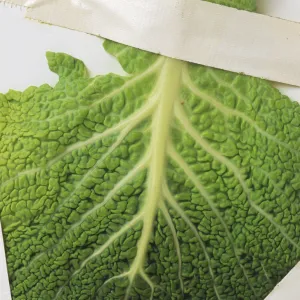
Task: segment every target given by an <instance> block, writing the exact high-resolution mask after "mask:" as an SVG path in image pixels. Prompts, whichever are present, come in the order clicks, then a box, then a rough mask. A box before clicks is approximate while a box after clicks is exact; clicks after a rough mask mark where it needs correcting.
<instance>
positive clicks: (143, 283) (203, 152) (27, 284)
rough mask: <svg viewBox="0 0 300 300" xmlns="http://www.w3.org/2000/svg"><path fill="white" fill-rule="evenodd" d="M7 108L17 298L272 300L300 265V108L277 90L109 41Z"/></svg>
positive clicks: (4, 188)
mask: <svg viewBox="0 0 300 300" xmlns="http://www.w3.org/2000/svg"><path fill="white" fill-rule="evenodd" d="M105 48H106V49H107V51H108V52H109V53H111V54H112V55H114V56H115V57H117V58H118V60H119V61H120V63H121V64H122V66H123V68H124V70H125V71H127V72H128V74H129V75H128V76H126V77H122V76H118V75H114V74H108V75H106V76H96V77H95V78H89V76H88V73H87V70H86V68H85V66H84V64H83V63H82V62H81V61H79V60H77V59H74V58H72V57H70V56H68V55H66V54H59V53H48V54H47V58H48V61H49V66H50V69H51V70H52V71H54V72H56V73H57V74H58V75H59V82H58V84H57V85H56V86H55V87H54V88H52V87H50V86H48V85H43V86H41V87H39V88H36V87H30V88H28V89H27V90H26V91H25V92H23V93H21V92H16V91H10V92H8V93H7V94H5V95H0V106H1V110H0V128H1V133H0V137H1V139H0V149H1V155H0V174H1V187H0V188H1V194H0V197H1V198H0V211H1V220H2V223H3V227H4V231H5V233H4V238H5V242H6V250H7V262H8V269H9V276H10V282H11V289H12V294H13V297H14V299H18V300H19V299H24V300H25V299H30V300H31V299H42V300H48V299H74V300H77V299H78V300H83V299H226V300H228V299H229V300H230V299H233V300H234V299H263V297H264V296H265V295H266V294H267V293H268V292H269V291H270V290H271V289H272V288H273V287H274V286H275V284H276V283H277V282H278V281H279V280H280V279H281V278H282V277H283V276H284V275H286V274H287V272H288V271H289V270H290V268H291V267H292V266H294V264H295V263H296V262H297V261H298V260H299V257H300V255H299V254H300V251H299V249H300V246H299V239H300V225H299V218H300V214H299V213H300V205H299V204H300V203H299V198H300V158H299V146H300V131H299V125H300V108H299V104H298V103H296V102H292V101H291V100H289V99H288V98H287V97H286V96H283V95H281V94H280V93H279V91H278V90H276V89H275V88H273V87H272V86H271V85H270V84H269V83H267V82H266V81H264V80H261V79H257V78H252V77H247V76H243V75H238V74H233V73H229V72H225V71H220V70H215V69H212V68H208V67H203V66H198V65H193V64H189V63H185V62H181V61H176V60H173V59H170V58H165V57H161V56H157V55H153V54H150V53H147V52H143V51H140V50H136V49H133V48H130V47H127V46H123V45H120V44H116V43H113V42H109V41H106V42H105Z"/></svg>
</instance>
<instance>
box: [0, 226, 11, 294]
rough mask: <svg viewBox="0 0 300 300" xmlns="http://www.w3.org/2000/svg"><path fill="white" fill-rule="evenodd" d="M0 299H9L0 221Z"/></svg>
mask: <svg viewBox="0 0 300 300" xmlns="http://www.w3.org/2000/svg"><path fill="white" fill-rule="evenodd" d="M0 299H1V300H11V294H10V287H9V281H8V275H7V267H6V259H5V250H4V242H3V237H2V229H1V223H0Z"/></svg>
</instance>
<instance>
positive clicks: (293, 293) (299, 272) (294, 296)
mask: <svg viewBox="0 0 300 300" xmlns="http://www.w3.org/2000/svg"><path fill="white" fill-rule="evenodd" d="M299 279H300V263H298V264H297V265H296V266H295V267H294V268H293V269H292V270H291V271H290V273H289V274H288V275H286V277H284V278H283V279H282V281H281V282H280V283H278V284H277V285H276V287H275V288H274V290H273V291H272V292H271V293H270V295H269V296H268V297H267V298H266V299H265V300H284V299H287V300H299V295H300V285H299Z"/></svg>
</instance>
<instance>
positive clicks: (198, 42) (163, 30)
mask: <svg viewBox="0 0 300 300" xmlns="http://www.w3.org/2000/svg"><path fill="white" fill-rule="evenodd" d="M27 16H28V17H29V18H32V19H37V20H40V21H43V22H46V23H50V24H55V25H59V26H63V27H67V28H71V29H75V30H79V31H84V32H87V33H91V34H95V35H99V36H101V37H104V38H108V39H111V40H114V41H117V42H120V43H124V44H127V45H130V46H133V47H137V48H140V49H144V50H147V51H151V52H154V53H160V54H163V55H165V56H169V57H174V58H177V59H181V60H186V61H190V62H194V63H198V64H202V65H207V66H211V67H216V68H220V69H224V70H230V71H234V72H242V73H245V74H248V75H253V76H256V77H261V78H266V79H269V80H273V81H278V82H282V83H287V84H291V85H296V86H300V55H299V53H300V24H299V23H295V22H291V21H286V20H281V19H277V18H274V17H269V16H264V15H260V14H256V13H249V12H246V11H239V10H236V9H233V8H228V7H225V6H221V5H216V4H212V3H208V2H204V1H200V0H164V1H161V0H113V1H112V0H52V1H47V0H36V1H35V4H33V5H32V7H31V8H30V9H29V10H28V13H27Z"/></svg>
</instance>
